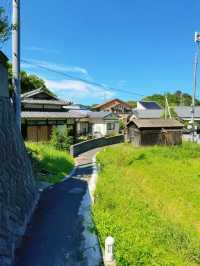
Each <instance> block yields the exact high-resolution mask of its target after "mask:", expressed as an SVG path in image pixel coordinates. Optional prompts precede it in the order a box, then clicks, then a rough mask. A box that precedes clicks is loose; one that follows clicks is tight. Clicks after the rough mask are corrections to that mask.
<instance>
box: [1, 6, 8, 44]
mask: <svg viewBox="0 0 200 266" xmlns="http://www.w3.org/2000/svg"><path fill="white" fill-rule="evenodd" d="M9 32H10V27H9V24H8V20H7V17H6V15H5V10H4V8H2V7H0V42H4V41H6V40H7V39H8V37H9Z"/></svg>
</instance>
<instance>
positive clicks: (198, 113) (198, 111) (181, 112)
mask: <svg viewBox="0 0 200 266" xmlns="http://www.w3.org/2000/svg"><path fill="white" fill-rule="evenodd" d="M174 110H175V112H176V113H177V115H178V117H180V118H182V119H184V118H191V116H192V113H191V111H192V107H191V106H176V107H175V108H174ZM194 118H199V119H200V106H195V109H194Z"/></svg>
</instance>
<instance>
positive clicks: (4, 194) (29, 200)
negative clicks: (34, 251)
mask: <svg viewBox="0 0 200 266" xmlns="http://www.w3.org/2000/svg"><path fill="white" fill-rule="evenodd" d="M0 74H2V72H1V73H0ZM4 78H5V77H4ZM1 79H2V76H1V75H0V83H1ZM1 84H2V83H1ZM5 84H6V83H5ZM7 89H8V88H7ZM37 197H38V193H37V190H36V189H35V181H34V177H33V172H32V167H31V162H30V160H29V157H28V155H27V153H26V149H25V146H24V142H23V139H22V136H21V133H20V130H19V129H18V128H17V127H16V123H15V114H14V108H13V105H12V103H11V101H10V99H9V98H8V97H6V94H5V87H4V88H1V91H0V265H1V266H10V265H12V263H13V260H14V252H15V248H16V247H17V245H19V243H20V240H21V238H22V236H23V234H24V231H25V229H26V225H27V223H28V221H29V218H30V215H31V214H32V211H33V209H34V206H35V204H36V201H37Z"/></svg>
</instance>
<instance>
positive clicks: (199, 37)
mask: <svg viewBox="0 0 200 266" xmlns="http://www.w3.org/2000/svg"><path fill="white" fill-rule="evenodd" d="M194 41H195V58H194V66H193V84H192V110H191V123H192V141H193V142H194V135H195V125H194V113H195V98H196V89H197V66H198V58H199V43H200V32H195V37H194Z"/></svg>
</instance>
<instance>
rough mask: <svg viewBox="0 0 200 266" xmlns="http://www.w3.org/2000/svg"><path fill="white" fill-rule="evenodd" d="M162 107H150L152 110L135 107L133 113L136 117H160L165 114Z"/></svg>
mask: <svg viewBox="0 0 200 266" xmlns="http://www.w3.org/2000/svg"><path fill="white" fill-rule="evenodd" d="M163 112H164V111H163V110H162V109H150V110H139V109H133V115H134V116H135V117H136V118H149V119H150V118H160V117H161V116H162V114H163Z"/></svg>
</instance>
